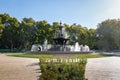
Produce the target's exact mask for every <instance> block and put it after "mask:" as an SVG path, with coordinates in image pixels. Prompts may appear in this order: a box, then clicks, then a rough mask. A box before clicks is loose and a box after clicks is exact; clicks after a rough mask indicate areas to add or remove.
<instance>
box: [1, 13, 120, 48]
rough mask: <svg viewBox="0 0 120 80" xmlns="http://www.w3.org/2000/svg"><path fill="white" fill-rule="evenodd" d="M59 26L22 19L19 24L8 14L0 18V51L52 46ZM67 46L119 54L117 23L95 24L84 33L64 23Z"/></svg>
mask: <svg viewBox="0 0 120 80" xmlns="http://www.w3.org/2000/svg"><path fill="white" fill-rule="evenodd" d="M59 25H60V24H59V22H53V24H49V23H48V22H47V21H46V20H42V21H35V20H34V19H33V18H23V19H22V21H21V22H19V21H18V20H17V18H15V17H11V16H10V15H9V14H0V49H30V48H31V46H32V44H41V45H42V44H43V43H44V40H45V39H47V40H48V44H53V38H54V37H55V36H56V33H57V31H58V26H59ZM63 26H64V27H65V28H66V32H67V35H66V36H67V37H68V38H69V41H68V44H70V45H73V44H75V42H78V43H79V44H83V45H88V46H90V48H91V49H102V50H120V20H119V19H108V20H105V21H103V22H101V23H99V24H98V27H97V29H88V28H87V27H83V26H82V25H80V24H72V25H69V24H67V23H64V24H63Z"/></svg>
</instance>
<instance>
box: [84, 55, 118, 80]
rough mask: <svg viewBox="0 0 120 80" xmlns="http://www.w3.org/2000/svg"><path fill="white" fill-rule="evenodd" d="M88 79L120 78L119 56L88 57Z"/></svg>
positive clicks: (106, 79) (115, 79) (105, 79)
mask: <svg viewBox="0 0 120 80" xmlns="http://www.w3.org/2000/svg"><path fill="white" fill-rule="evenodd" d="M85 76H86V78H87V79H88V80H120V57H108V58H95V59H88V63H87V65H86V74H85Z"/></svg>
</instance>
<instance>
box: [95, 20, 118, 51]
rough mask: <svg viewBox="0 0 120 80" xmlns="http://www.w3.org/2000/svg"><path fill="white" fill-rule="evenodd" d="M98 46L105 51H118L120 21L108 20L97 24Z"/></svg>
mask: <svg viewBox="0 0 120 80" xmlns="http://www.w3.org/2000/svg"><path fill="white" fill-rule="evenodd" d="M97 35H98V37H99V42H98V46H99V48H100V49H105V50H120V20H119V19H118V20H116V19H111V20H110V19H108V20H105V21H103V22H102V23H100V24H98V28H97Z"/></svg>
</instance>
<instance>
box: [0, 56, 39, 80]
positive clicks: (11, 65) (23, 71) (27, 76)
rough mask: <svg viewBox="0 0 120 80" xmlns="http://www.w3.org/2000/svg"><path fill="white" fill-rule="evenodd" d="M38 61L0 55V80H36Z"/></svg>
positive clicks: (37, 76)
mask: <svg viewBox="0 0 120 80" xmlns="http://www.w3.org/2000/svg"><path fill="white" fill-rule="evenodd" d="M38 62H39V60H38V59H31V58H18V57H9V56H6V55H5V54H0V80H38V78H39V74H40V73H39V72H40V70H39V65H38Z"/></svg>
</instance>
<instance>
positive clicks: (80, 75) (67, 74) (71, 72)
mask: <svg viewBox="0 0 120 80" xmlns="http://www.w3.org/2000/svg"><path fill="white" fill-rule="evenodd" d="M86 63H87V60H86V59H79V58H76V59H40V68H41V75H40V80H85V77H84V73H85V66H86Z"/></svg>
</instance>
